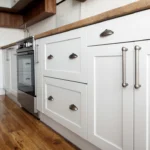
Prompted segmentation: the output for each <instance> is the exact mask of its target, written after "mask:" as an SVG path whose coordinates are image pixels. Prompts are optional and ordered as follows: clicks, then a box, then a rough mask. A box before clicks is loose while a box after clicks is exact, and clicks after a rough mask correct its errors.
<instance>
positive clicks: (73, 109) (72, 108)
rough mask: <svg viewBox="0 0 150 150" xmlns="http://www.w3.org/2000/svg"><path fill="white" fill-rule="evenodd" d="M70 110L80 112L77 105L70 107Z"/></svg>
mask: <svg viewBox="0 0 150 150" xmlns="http://www.w3.org/2000/svg"><path fill="white" fill-rule="evenodd" d="M69 109H70V110H72V111H77V110H78V107H77V106H76V105H74V104H71V105H70V106H69Z"/></svg>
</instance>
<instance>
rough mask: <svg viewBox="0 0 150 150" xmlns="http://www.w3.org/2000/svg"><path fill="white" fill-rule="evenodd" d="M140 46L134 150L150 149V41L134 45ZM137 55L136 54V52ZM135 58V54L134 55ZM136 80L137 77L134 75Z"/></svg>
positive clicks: (135, 91)
mask: <svg viewBox="0 0 150 150" xmlns="http://www.w3.org/2000/svg"><path fill="white" fill-rule="evenodd" d="M136 45H138V46H140V47H141V50H140V51H139V76H140V77H139V83H140V84H141V88H139V89H135V88H134V105H135V106H134V110H135V112H134V114H135V116H134V120H135V122H134V150H149V149H150V41H142V42H136V43H134V46H136ZM134 53H135V52H134ZM134 57H135V54H134ZM134 78H135V75H134Z"/></svg>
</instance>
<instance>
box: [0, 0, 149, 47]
mask: <svg viewBox="0 0 150 150" xmlns="http://www.w3.org/2000/svg"><path fill="white" fill-rule="evenodd" d="M146 9H150V0H138V1H136V2H133V3H131V4H128V5H125V6H122V7H119V8H116V9H112V10H110V11H107V12H104V13H101V14H98V15H96V16H92V17H89V18H86V19H83V20H80V21H77V22H74V23H71V24H68V25H65V26H62V27H59V28H56V29H52V30H49V31H47V32H43V33H41V34H38V35H35V36H34V38H35V39H40V38H43V37H47V36H51V35H55V34H58V33H62V32H66V31H69V30H73V29H77V28H80V27H85V26H88V25H92V24H96V23H99V22H102V21H106V20H109V19H113V18H117V17H121V16H124V15H128V14H132V13H135V12H139V11H142V10H146ZM13 45H15V43H12V44H9V45H5V46H2V47H1V49H5V48H8V47H10V46H13Z"/></svg>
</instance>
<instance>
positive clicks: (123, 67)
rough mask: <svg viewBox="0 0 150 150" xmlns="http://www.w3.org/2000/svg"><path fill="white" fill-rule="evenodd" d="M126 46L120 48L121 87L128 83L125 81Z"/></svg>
mask: <svg viewBox="0 0 150 150" xmlns="http://www.w3.org/2000/svg"><path fill="white" fill-rule="evenodd" d="M127 51H128V49H127V48H126V47H123V48H122V87H124V88H125V87H127V86H128V85H129V84H128V83H127V82H126V52H127Z"/></svg>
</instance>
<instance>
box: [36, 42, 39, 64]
mask: <svg viewBox="0 0 150 150" xmlns="http://www.w3.org/2000/svg"><path fill="white" fill-rule="evenodd" d="M38 48H39V45H38V44H36V63H37V64H38V63H39V57H38V51H39V50H38Z"/></svg>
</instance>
